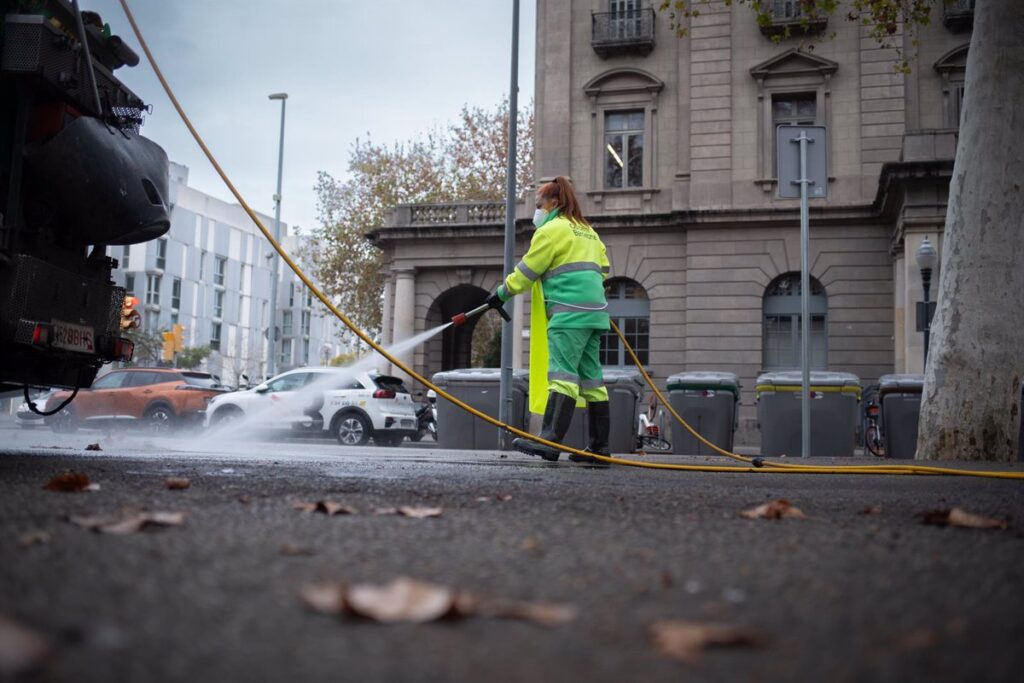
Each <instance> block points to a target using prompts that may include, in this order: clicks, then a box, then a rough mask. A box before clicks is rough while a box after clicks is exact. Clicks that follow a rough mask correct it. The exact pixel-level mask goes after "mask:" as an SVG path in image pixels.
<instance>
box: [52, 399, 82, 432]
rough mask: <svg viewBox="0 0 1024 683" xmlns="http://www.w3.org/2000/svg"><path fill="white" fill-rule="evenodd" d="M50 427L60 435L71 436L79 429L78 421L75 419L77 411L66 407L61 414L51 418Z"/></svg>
mask: <svg viewBox="0 0 1024 683" xmlns="http://www.w3.org/2000/svg"><path fill="white" fill-rule="evenodd" d="M50 427H52V428H53V431H55V432H57V433H58V434H71V433H72V432H74V431H76V430H77V429H78V421H77V420H76V419H75V409H74V408H72V407H71V406H66V407H65V408H63V409H62V410H61V411H60V412H59V413H57V414H56V415H54V416H52V417H51V418H50Z"/></svg>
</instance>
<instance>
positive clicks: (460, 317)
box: [452, 313, 466, 327]
mask: <svg viewBox="0 0 1024 683" xmlns="http://www.w3.org/2000/svg"><path fill="white" fill-rule="evenodd" d="M464 322H466V314H465V313H459V314H457V315H453V316H452V327H458V326H459V325H461V324H462V323H464Z"/></svg>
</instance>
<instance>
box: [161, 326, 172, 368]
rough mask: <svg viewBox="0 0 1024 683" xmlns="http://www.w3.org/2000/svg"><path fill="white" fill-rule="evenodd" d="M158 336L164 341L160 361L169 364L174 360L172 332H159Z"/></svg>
mask: <svg viewBox="0 0 1024 683" xmlns="http://www.w3.org/2000/svg"><path fill="white" fill-rule="evenodd" d="M160 336H161V337H163V339H164V348H163V351H162V352H161V354H160V359H161V360H165V361H168V362H170V361H172V360H174V332H161V333H160Z"/></svg>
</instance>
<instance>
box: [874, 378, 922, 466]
mask: <svg viewBox="0 0 1024 683" xmlns="http://www.w3.org/2000/svg"><path fill="white" fill-rule="evenodd" d="M923 390H924V375H882V377H880V378H879V379H878V401H879V405H880V407H881V409H882V423H881V429H882V438H883V439H884V440H885V454H886V455H887V456H888V457H890V458H901V459H907V460H912V459H913V458H914V453H915V452H916V451H917V418H918V416H920V414H921V392H922V391H923Z"/></svg>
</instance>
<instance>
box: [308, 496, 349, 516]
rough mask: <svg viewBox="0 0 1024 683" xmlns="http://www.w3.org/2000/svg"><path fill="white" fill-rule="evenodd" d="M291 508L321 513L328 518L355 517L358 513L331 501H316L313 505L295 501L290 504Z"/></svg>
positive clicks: (347, 506)
mask: <svg viewBox="0 0 1024 683" xmlns="http://www.w3.org/2000/svg"><path fill="white" fill-rule="evenodd" d="M292 507H293V508H295V509H296V510H301V511H302V512H322V513H323V514H325V515H327V516H328V517H332V516H334V515H357V514H359V511H358V510H356V509H355V508H354V507H352V506H351V505H345V504H343V503H338V502H335V501H333V500H318V501H317V502H315V503H306V502H303V501H297V502H295V503H292Z"/></svg>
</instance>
